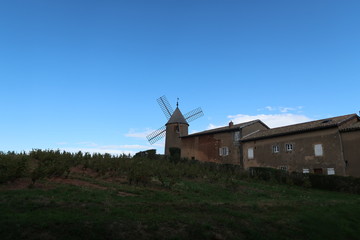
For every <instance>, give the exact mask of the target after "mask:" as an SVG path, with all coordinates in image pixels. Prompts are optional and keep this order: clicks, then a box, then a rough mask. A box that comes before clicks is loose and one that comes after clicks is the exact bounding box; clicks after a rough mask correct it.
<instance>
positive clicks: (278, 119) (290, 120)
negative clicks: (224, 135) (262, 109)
mask: <svg viewBox="0 0 360 240" xmlns="http://www.w3.org/2000/svg"><path fill="white" fill-rule="evenodd" d="M228 118H229V119H231V121H233V122H234V123H235V124H237V123H242V122H248V121H253V120H257V119H259V120H261V121H263V122H264V123H265V124H266V125H268V126H269V127H270V128H275V127H282V126H287V125H292V124H297V123H302V122H308V121H311V120H313V119H311V118H309V117H307V116H305V115H300V114H291V113H283V114H259V115H244V114H237V115H230V116H228Z"/></svg>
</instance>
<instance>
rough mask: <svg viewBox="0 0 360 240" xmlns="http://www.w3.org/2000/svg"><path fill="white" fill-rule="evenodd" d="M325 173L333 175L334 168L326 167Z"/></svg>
mask: <svg viewBox="0 0 360 240" xmlns="http://www.w3.org/2000/svg"><path fill="white" fill-rule="evenodd" d="M327 175H335V169H334V168H328V169H327Z"/></svg>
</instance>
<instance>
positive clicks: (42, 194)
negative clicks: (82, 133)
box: [0, 172, 360, 240]
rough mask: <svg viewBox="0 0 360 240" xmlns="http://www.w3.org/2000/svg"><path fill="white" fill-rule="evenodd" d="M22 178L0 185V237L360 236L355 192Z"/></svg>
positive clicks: (250, 183)
mask: <svg viewBox="0 0 360 240" xmlns="http://www.w3.org/2000/svg"><path fill="white" fill-rule="evenodd" d="M91 176H92V177H91ZM24 181H25V183H23V182H24ZM26 181H27V180H24V179H20V180H17V181H16V182H15V183H11V184H3V185H0V236H1V239H2V240H5V239H219V240H220V239H277V240H278V239H359V236H360V227H359V226H360V196H359V195H352V194H346V193H337V192H327V191H320V190H313V189H307V188H302V187H296V186H287V185H279V184H274V183H266V182H260V181H255V180H251V179H244V180H236V181H232V182H231V183H229V182H226V181H215V182H214V181H209V180H206V179H193V180H191V179H184V180H180V181H178V183H176V184H175V185H174V186H173V187H172V188H166V187H164V186H162V185H161V184H157V183H156V182H153V183H151V184H149V185H147V186H146V187H144V186H141V185H135V186H134V185H129V184H128V183H125V182H124V181H123V179H121V178H104V177H95V176H93V175H91V174H83V173H79V172H78V173H76V172H72V173H71V174H70V175H69V177H68V178H67V179H64V178H55V179H43V180H41V181H39V182H38V183H37V184H35V185H33V186H32V187H31V188H29V187H27V186H28V184H27V182H26ZM21 183H22V184H21ZM30 183H31V180H29V184H30Z"/></svg>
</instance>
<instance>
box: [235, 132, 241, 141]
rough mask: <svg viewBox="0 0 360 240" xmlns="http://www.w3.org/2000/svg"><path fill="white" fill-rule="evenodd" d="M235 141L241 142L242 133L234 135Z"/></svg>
mask: <svg viewBox="0 0 360 240" xmlns="http://www.w3.org/2000/svg"><path fill="white" fill-rule="evenodd" d="M234 141H240V131H237V132H235V133H234Z"/></svg>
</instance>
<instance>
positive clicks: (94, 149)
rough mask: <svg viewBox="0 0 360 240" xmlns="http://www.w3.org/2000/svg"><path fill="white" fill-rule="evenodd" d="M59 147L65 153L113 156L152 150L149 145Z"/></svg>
mask: <svg viewBox="0 0 360 240" xmlns="http://www.w3.org/2000/svg"><path fill="white" fill-rule="evenodd" d="M58 145H61V146H60V147H59V149H60V150H64V151H67V152H73V153H76V152H79V151H82V152H89V153H101V154H104V153H109V154H113V155H117V154H131V155H134V154H135V153H137V152H140V151H145V150H149V149H152V148H153V147H151V146H150V145H139V144H133V145H103V146H101V145H99V144H96V143H93V142H78V143H75V144H72V145H71V144H67V146H64V145H62V144H58Z"/></svg>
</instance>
